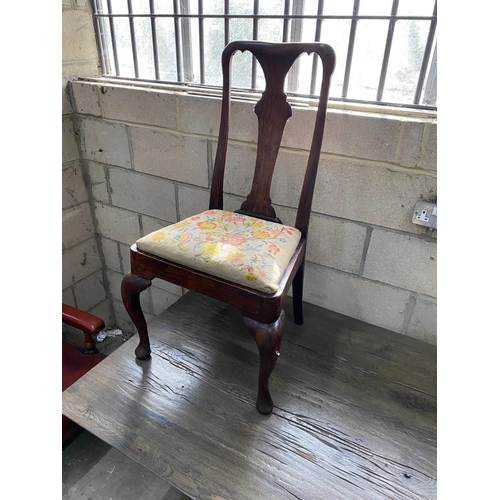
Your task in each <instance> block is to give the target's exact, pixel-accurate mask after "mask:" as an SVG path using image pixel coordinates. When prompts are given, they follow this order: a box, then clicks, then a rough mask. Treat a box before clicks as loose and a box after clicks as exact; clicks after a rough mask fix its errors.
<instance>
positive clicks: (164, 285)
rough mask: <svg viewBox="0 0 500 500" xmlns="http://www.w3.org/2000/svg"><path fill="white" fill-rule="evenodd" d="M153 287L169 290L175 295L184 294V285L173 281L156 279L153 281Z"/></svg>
mask: <svg viewBox="0 0 500 500" xmlns="http://www.w3.org/2000/svg"><path fill="white" fill-rule="evenodd" d="M153 287H156V288H160V289H161V290H164V291H165V292H169V293H171V294H173V295H177V296H178V297H181V296H182V287H180V286H177V285H174V284H173V283H169V282H168V281H164V280H161V279H155V280H154V281H153ZM160 312H161V311H160Z"/></svg>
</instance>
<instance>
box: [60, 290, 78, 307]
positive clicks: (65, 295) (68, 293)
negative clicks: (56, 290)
mask: <svg viewBox="0 0 500 500" xmlns="http://www.w3.org/2000/svg"><path fill="white" fill-rule="evenodd" d="M62 303H63V304H68V306H72V307H76V302H75V298H74V297H73V287H69V288H66V290H63V291H62Z"/></svg>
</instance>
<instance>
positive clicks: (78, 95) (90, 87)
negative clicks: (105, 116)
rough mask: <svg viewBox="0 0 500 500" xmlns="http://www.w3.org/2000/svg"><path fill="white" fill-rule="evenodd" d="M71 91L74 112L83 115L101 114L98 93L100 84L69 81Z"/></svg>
mask: <svg viewBox="0 0 500 500" xmlns="http://www.w3.org/2000/svg"><path fill="white" fill-rule="evenodd" d="M68 85H70V86H71V90H72V92H73V99H74V106H75V112H76V113H81V114H83V115H94V116H101V108H100V106H99V95H98V92H100V91H101V88H102V87H101V86H100V85H97V84H95V83H91V82H79V81H74V82H69V84H68Z"/></svg>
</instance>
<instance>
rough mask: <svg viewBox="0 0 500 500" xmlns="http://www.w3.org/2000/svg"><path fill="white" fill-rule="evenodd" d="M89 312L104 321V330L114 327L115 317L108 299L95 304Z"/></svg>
mask: <svg viewBox="0 0 500 500" xmlns="http://www.w3.org/2000/svg"><path fill="white" fill-rule="evenodd" d="M89 312H90V313H92V314H94V315H96V316H97V317H98V318H101V319H102V320H103V321H104V325H105V326H104V328H105V329H107V328H112V327H115V317H114V314H113V308H112V306H111V300H110V299H109V298H107V299H106V300H104V301H103V302H100V303H99V304H97V305H96V306H95V307H93V308H92V309H90V310H89Z"/></svg>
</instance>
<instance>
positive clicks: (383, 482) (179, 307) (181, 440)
mask: <svg viewBox="0 0 500 500" xmlns="http://www.w3.org/2000/svg"><path fill="white" fill-rule="evenodd" d="M284 306H285V312H286V314H287V315H290V313H291V312H292V301H291V299H290V298H288V299H287V300H286V301H285V305H284ZM304 313H305V314H306V315H307V318H308V321H307V322H306V323H305V324H304V325H302V326H298V325H296V324H294V323H293V321H290V320H287V319H285V330H286V335H284V336H283V340H282V343H281V349H280V352H281V356H280V362H279V363H278V364H277V365H276V367H275V369H274V372H273V377H272V379H271V381H270V383H271V386H272V389H273V393H274V398H273V399H274V410H273V412H272V413H271V414H269V415H267V416H262V415H259V414H258V413H257V412H255V410H254V405H255V399H254V386H255V383H256V377H257V372H256V370H255V368H256V367H257V366H258V364H259V354H258V350H257V349H256V345H255V342H254V341H253V340H252V339H251V338H250V336H248V333H247V330H246V327H245V325H244V320H243V316H242V315H241V313H240V312H239V310H238V309H237V308H235V307H233V306H231V305H228V304H226V303H224V302H220V301H217V300H215V299H212V298H209V297H206V296H204V295H200V294H197V293H193V292H189V293H188V294H186V295H184V296H183V297H181V298H180V299H179V300H178V301H177V302H175V303H174V304H173V305H172V306H171V307H170V308H169V309H167V310H166V311H165V312H164V313H163V314H162V315H161V316H160V317H158V318H156V319H155V320H153V321H152V322H151V323H150V324H149V328H150V338H151V349H152V357H151V358H148V359H147V360H145V361H136V360H135V359H134V348H135V346H136V345H137V341H138V339H137V337H132V339H130V340H129V341H127V342H126V343H125V344H123V346H121V347H120V348H119V349H118V350H117V351H115V352H113V353H112V354H111V355H109V356H108V357H107V358H106V359H105V360H104V361H103V362H102V363H100V364H99V365H98V366H97V367H96V368H94V369H93V370H92V371H91V372H89V373H88V374H87V375H85V376H83V377H82V378H81V379H80V380H79V381H77V382H76V383H75V384H73V385H72V386H71V387H70V388H69V389H67V390H66V391H65V392H64V393H63V412H64V414H65V415H67V416H68V417H69V418H71V419H73V420H75V421H76V422H78V423H79V424H80V425H81V426H83V427H84V428H86V429H87V430H89V431H90V432H92V433H93V434H95V435H96V436H98V437H99V438H101V439H103V440H104V441H105V442H107V443H108V444H110V445H111V446H113V447H115V448H117V449H118V450H119V451H121V452H123V453H124V454H125V455H127V456H128V457H130V458H132V459H133V460H135V461H137V462H138V463H140V464H141V465H143V466H144V467H146V468H147V469H148V470H150V471H151V472H153V473H155V474H156V475H158V476H159V477H161V478H163V479H164V480H165V481H167V482H168V483H169V484H171V485H173V486H175V487H176V488H178V489H180V490H181V491H183V492H184V493H185V494H187V495H188V496H190V497H191V498H193V499H195V500H209V499H210V500H213V499H215V498H217V499H228V500H229V499H230V500H234V499H238V500H255V499H266V500H283V499H285V500H288V499H289V500H297V499H302V500H310V499H315V500H332V499H336V498H339V499H340V498H341V499H343V500H344V499H345V500H366V499H370V500H402V499H405V500H406V499H409V500H423V499H427V500H429V499H431V500H432V499H435V498H437V492H436V484H437V456H436V455H437V454H436V406H437V399H436V379H437V376H436V348H435V346H432V345H429V344H426V343H423V342H419V341H417V340H415V339H411V338H409V337H406V336H403V335H400V334H396V333H393V332H389V331H386V330H384V329H382V328H378V327H374V326H371V325H367V324H365V323H362V322H360V321H357V320H353V319H351V318H347V317H345V316H342V315H339V314H336V313H334V312H331V311H327V310H325V309H321V308H319V307H317V306H313V305H311V304H308V303H304Z"/></svg>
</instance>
